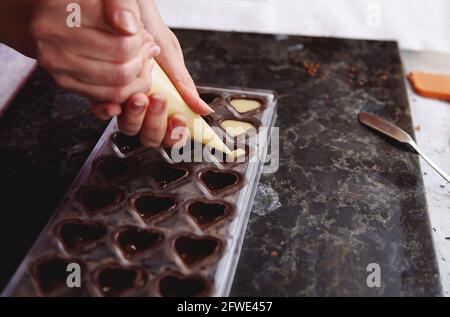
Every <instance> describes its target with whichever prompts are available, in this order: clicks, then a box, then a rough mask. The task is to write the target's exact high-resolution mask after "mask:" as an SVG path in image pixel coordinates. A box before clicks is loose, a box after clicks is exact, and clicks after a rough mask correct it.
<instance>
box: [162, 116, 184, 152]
mask: <svg viewBox="0 0 450 317" xmlns="http://www.w3.org/2000/svg"><path fill="white" fill-rule="evenodd" d="M188 137H189V130H188V125H187V119H186V117H185V116H183V115H181V114H173V115H172V116H170V118H169V122H168V127H167V131H166V135H165V137H164V141H163V143H164V145H165V146H167V147H174V146H175V147H182V146H184V144H185V143H186V140H187V139H188Z"/></svg>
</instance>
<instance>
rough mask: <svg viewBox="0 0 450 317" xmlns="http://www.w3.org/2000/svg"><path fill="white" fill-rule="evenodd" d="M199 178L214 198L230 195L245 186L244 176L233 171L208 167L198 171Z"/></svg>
mask: <svg viewBox="0 0 450 317" xmlns="http://www.w3.org/2000/svg"><path fill="white" fill-rule="evenodd" d="M197 177H198V180H199V181H200V183H201V184H202V185H203V186H204V187H205V188H206V189H207V190H208V192H209V193H210V194H211V195H212V196H215V195H219V194H220V195H224V194H230V193H232V192H235V191H237V190H239V189H241V188H242V187H243V185H244V175H242V174H241V173H239V172H236V171H233V170H221V169H217V168H211V167H207V168H204V169H201V170H200V171H198V172H197Z"/></svg>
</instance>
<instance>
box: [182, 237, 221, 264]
mask: <svg viewBox="0 0 450 317" xmlns="http://www.w3.org/2000/svg"><path fill="white" fill-rule="evenodd" d="M173 248H174V249H175V252H176V253H177V254H178V256H179V257H180V259H181V260H182V261H183V263H184V264H185V265H186V266H189V267H192V266H197V265H202V264H206V263H207V262H209V263H210V262H211V260H214V258H213V256H215V255H219V254H220V253H221V252H222V249H223V243H222V242H221V241H220V240H219V239H217V238H214V237H211V236H196V235H193V234H184V235H181V236H178V237H177V238H175V240H174V241H173ZM216 258H217V257H215V259H216Z"/></svg>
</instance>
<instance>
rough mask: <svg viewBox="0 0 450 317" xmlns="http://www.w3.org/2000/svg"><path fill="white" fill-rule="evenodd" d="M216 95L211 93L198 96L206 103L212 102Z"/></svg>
mask: <svg viewBox="0 0 450 317" xmlns="http://www.w3.org/2000/svg"><path fill="white" fill-rule="evenodd" d="M218 97H219V96H218V95H216V94H211V93H205V94H200V98H201V99H202V100H203V101H204V102H206V103H207V104H211V103H213V101H214V100H216V99H217V98H218Z"/></svg>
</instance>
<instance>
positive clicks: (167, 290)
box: [157, 271, 213, 297]
mask: <svg viewBox="0 0 450 317" xmlns="http://www.w3.org/2000/svg"><path fill="white" fill-rule="evenodd" d="M157 285H158V292H159V294H160V295H161V296H163V297H201V296H208V295H211V292H212V288H213V286H212V283H211V281H210V280H209V279H206V278H205V277H203V276H202V275H200V274H192V275H184V274H182V273H180V272H176V271H172V272H167V273H165V274H163V275H162V276H161V277H159V279H158V281H157Z"/></svg>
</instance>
